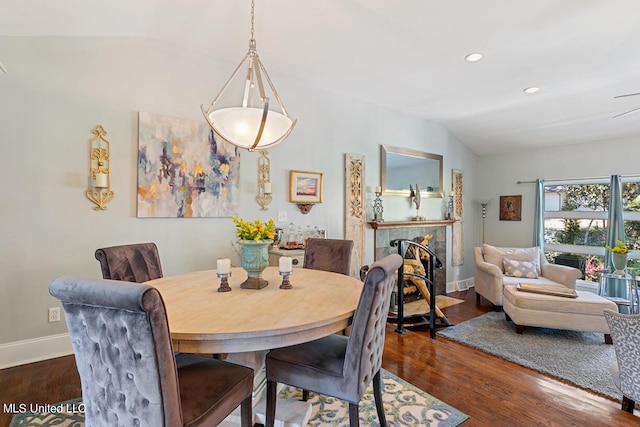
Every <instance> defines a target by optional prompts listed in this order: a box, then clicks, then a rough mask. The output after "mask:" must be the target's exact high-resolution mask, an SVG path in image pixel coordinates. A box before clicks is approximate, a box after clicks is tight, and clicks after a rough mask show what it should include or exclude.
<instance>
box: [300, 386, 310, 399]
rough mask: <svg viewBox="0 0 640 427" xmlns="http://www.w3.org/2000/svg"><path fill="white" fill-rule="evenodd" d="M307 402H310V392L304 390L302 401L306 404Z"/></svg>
mask: <svg viewBox="0 0 640 427" xmlns="http://www.w3.org/2000/svg"><path fill="white" fill-rule="evenodd" d="M307 400H309V390H307V389H304V388H303V389H302V401H303V402H306V401H307Z"/></svg>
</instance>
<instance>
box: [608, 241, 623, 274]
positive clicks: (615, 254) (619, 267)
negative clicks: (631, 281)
mask: <svg viewBox="0 0 640 427" xmlns="http://www.w3.org/2000/svg"><path fill="white" fill-rule="evenodd" d="M605 249H606V250H608V251H610V252H611V264H612V265H613V270H614V271H613V274H615V275H617V276H624V275H625V272H624V270H625V269H626V268H627V257H628V256H629V246H627V245H626V244H625V243H624V242H623V241H622V240H616V245H615V246H614V247H610V246H605Z"/></svg>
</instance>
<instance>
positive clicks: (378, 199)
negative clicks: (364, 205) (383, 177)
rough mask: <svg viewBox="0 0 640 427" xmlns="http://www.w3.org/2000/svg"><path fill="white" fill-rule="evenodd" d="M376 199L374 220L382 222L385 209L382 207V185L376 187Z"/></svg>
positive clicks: (374, 202)
mask: <svg viewBox="0 0 640 427" xmlns="http://www.w3.org/2000/svg"><path fill="white" fill-rule="evenodd" d="M375 194H376V199H375V200H374V201H373V220H374V221H375V222H382V221H384V218H382V211H383V210H384V209H383V207H382V198H381V197H380V196H382V189H381V188H380V186H378V187H376V191H375Z"/></svg>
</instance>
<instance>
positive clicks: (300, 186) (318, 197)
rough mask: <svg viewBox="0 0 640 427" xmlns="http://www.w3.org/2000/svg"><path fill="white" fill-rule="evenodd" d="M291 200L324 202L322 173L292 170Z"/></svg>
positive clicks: (296, 201)
mask: <svg viewBox="0 0 640 427" xmlns="http://www.w3.org/2000/svg"><path fill="white" fill-rule="evenodd" d="M289 201H290V202H292V203H320V202H322V173H320V172H306V171H296V170H292V171H291V172H290V174H289Z"/></svg>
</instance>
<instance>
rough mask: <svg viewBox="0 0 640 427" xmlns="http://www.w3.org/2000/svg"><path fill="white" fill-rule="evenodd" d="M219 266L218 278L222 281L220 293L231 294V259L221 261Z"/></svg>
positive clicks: (218, 263)
mask: <svg viewBox="0 0 640 427" xmlns="http://www.w3.org/2000/svg"><path fill="white" fill-rule="evenodd" d="M217 266H218V278H219V279H220V287H218V292H229V291H230V290H231V286H229V276H231V260H230V259H229V258H225V259H219V260H218V262H217Z"/></svg>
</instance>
